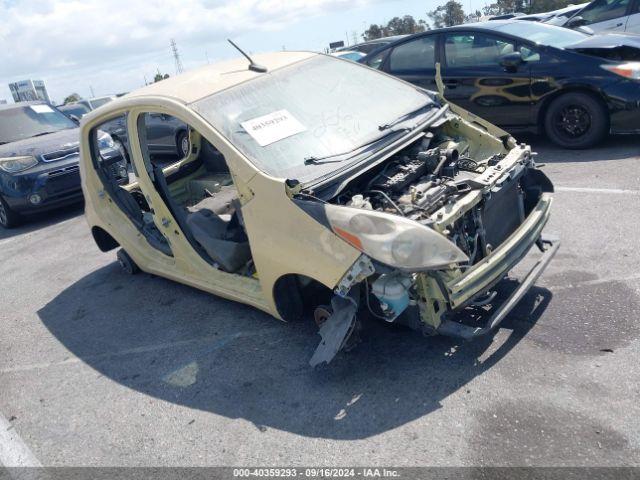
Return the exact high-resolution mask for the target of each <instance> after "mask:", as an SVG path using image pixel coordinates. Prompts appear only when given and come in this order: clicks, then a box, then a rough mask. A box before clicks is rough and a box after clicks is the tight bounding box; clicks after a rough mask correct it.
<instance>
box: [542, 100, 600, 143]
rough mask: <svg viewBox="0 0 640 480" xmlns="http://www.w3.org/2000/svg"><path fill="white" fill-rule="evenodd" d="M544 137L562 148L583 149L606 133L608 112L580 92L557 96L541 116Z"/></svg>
mask: <svg viewBox="0 0 640 480" xmlns="http://www.w3.org/2000/svg"><path fill="white" fill-rule="evenodd" d="M544 129H545V132H546V134H547V137H549V139H550V140H551V141H552V142H553V143H555V144H556V145H559V146H560V147H563V148H570V149H583V148H589V147H592V146H594V145H596V144H597V143H599V142H601V141H602V140H603V139H604V137H605V136H606V135H607V134H608V133H609V112H608V111H607V109H606V107H605V106H604V105H603V104H602V102H600V101H599V100H598V99H597V98H595V97H593V96H592V95H588V94H586V93H581V92H571V93H565V94H563V95H560V96H559V97H558V98H556V99H554V100H553V101H552V102H551V105H549V108H548V109H547V112H546V113H545V116H544Z"/></svg>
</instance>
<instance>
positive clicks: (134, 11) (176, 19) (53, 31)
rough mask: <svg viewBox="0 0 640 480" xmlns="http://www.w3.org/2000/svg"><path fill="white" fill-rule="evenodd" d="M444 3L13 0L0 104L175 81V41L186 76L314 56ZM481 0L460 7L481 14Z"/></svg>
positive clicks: (2, 22) (6, 4) (2, 35)
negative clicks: (244, 59)
mask: <svg viewBox="0 0 640 480" xmlns="http://www.w3.org/2000/svg"><path fill="white" fill-rule="evenodd" d="M443 2H444V0H442V1H439V0H426V1H425V0H422V1H414V0H408V1H401V0H389V1H381V0H259V1H258V0H236V1H233V2H230V1H219V0H147V1H145V2H135V1H133V2H132V1H131V0H110V1H108V2H107V1H106V0H102V1H92V0H11V1H6V0H4V1H0V44H2V45H3V46H4V47H5V48H3V49H2V50H0V99H2V98H4V99H7V100H8V101H11V94H10V92H9V89H8V87H7V84H8V82H10V81H16V80H23V79H27V78H38V79H40V78H41V79H44V80H45V81H46V82H47V86H48V89H49V92H50V95H51V96H52V97H53V99H54V100H55V101H58V102H61V101H62V100H63V98H64V97H65V96H66V95H68V94H70V93H72V92H77V93H79V94H80V95H82V96H84V97H89V96H90V95H91V88H93V91H94V92H95V94H96V95H105V94H109V93H117V92H123V91H129V90H132V89H135V88H138V87H140V86H142V85H144V78H145V75H146V77H147V79H152V78H153V75H154V74H155V72H156V70H157V69H159V70H160V71H162V72H163V73H169V74H171V75H173V74H175V68H174V62H173V58H172V56H171V50H170V47H169V42H170V40H171V38H175V40H176V43H177V45H178V50H179V52H180V55H181V58H182V63H183V65H184V67H185V69H189V68H194V67H198V66H201V65H203V64H205V63H206V62H207V56H208V58H209V61H210V62H212V63H213V62H215V61H216V60H221V59H226V58H230V57H233V56H236V55H237V53H236V52H235V51H234V50H232V49H231V48H230V46H229V45H228V44H227V43H226V41H225V38H227V37H230V38H232V39H234V40H235V41H236V42H237V43H238V44H240V45H241V46H242V47H243V48H244V49H246V50H248V51H251V52H264V51H272V50H281V49H282V48H283V47H285V48H286V49H287V50H316V51H321V50H323V49H324V48H325V47H327V46H328V44H329V42H332V41H339V40H344V41H345V42H347V41H348V42H352V36H353V34H354V32H355V34H356V35H357V36H358V38H360V35H361V34H362V32H363V31H364V30H365V29H366V28H367V27H368V25H369V24H371V23H386V22H387V21H388V20H389V19H391V18H392V17H394V16H402V15H407V14H409V15H413V16H414V17H416V18H422V19H425V20H427V21H428V19H427V15H426V12H427V11H428V10H432V9H433V8H435V7H436V6H437V5H439V4H440V3H443ZM485 4H486V2H485V1H484V0H465V2H464V3H463V5H464V8H465V11H466V10H469V7H470V5H471V7H472V8H473V9H474V10H475V9H477V8H478V9H479V8H482V6H484V5H485Z"/></svg>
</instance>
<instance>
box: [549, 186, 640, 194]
mask: <svg viewBox="0 0 640 480" xmlns="http://www.w3.org/2000/svg"><path fill="white" fill-rule="evenodd" d="M555 190H556V192H576V193H604V194H609V195H640V190H623V189H620V188H590V187H555Z"/></svg>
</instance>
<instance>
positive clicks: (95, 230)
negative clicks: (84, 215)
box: [91, 226, 120, 252]
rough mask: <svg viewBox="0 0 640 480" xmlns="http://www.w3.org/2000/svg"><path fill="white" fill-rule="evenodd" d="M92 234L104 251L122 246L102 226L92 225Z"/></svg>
mask: <svg viewBox="0 0 640 480" xmlns="http://www.w3.org/2000/svg"><path fill="white" fill-rule="evenodd" d="M91 235H93V240H94V241H95V242H96V245H98V248H99V249H100V251H102V252H108V251H110V250H113V249H114V248H117V247H119V246H120V244H119V243H118V242H117V241H116V239H115V238H113V237H112V236H111V235H110V234H109V233H108V232H107V231H106V230H105V229H103V228H102V227H98V226H94V227H91Z"/></svg>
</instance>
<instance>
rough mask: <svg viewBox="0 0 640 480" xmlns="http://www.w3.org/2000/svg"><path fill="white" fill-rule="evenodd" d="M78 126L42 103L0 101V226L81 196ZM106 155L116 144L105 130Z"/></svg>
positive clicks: (101, 137)
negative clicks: (6, 103)
mask: <svg viewBox="0 0 640 480" xmlns="http://www.w3.org/2000/svg"><path fill="white" fill-rule="evenodd" d="M78 134H79V130H78V126H77V125H76V124H75V123H74V122H72V121H71V120H70V119H68V118H67V117H66V116H64V115H63V114H62V113H61V112H60V111H59V110H58V109H56V108H55V107H53V106H51V105H48V104H46V103H42V102H21V103H16V104H13V105H0V226H2V227H4V228H11V227H13V226H15V225H17V224H18V223H19V221H20V220H21V216H22V215H26V214H30V213H35V212H41V211H43V210H48V209H52V208H56V207H60V206H63V205H67V204H70V203H73V202H78V201H80V200H82V191H81V188H80V174H79V166H78V158H79V146H78V144H79V141H78ZM98 142H99V146H100V148H102V149H103V153H104V154H105V155H109V154H110V153H113V152H110V151H109V147H112V146H113V144H112V142H111V139H110V138H109V136H108V135H107V134H105V133H104V132H100V134H99V138H98Z"/></svg>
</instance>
